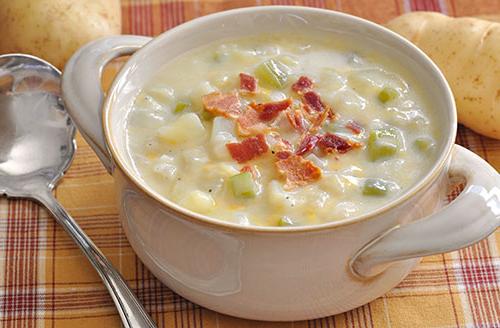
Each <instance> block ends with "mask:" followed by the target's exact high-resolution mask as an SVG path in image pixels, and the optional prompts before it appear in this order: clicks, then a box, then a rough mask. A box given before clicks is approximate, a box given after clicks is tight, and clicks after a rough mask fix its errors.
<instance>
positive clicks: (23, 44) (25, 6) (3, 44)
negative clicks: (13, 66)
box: [0, 0, 121, 69]
mask: <svg viewBox="0 0 500 328" xmlns="http://www.w3.org/2000/svg"><path fill="white" fill-rule="evenodd" d="M0 22H1V24H0V35H1V38H0V53H1V54H5V53H14V52H21V53H28V54H32V55H35V56H38V57H40V58H43V59H45V60H47V61H49V62H50V63H52V64H54V65H55V66H57V67H58V68H60V69H62V68H63V67H64V64H65V63H66V61H67V60H68V59H69V58H70V57H71V55H72V54H73V53H74V52H75V51H76V50H77V49H78V48H80V47H81V46H82V45H84V44H85V43H87V42H89V41H92V40H94V39H97V38H100V37H103V36H106V35H112V34H120V32H121V9H120V1H119V0H84V1H82V0H0Z"/></svg>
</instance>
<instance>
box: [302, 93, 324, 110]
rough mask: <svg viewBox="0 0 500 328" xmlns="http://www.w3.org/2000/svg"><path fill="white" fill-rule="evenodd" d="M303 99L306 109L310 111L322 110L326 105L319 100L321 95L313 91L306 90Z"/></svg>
mask: <svg viewBox="0 0 500 328" xmlns="http://www.w3.org/2000/svg"><path fill="white" fill-rule="evenodd" d="M302 97H303V98H304V100H305V105H306V110H307V111H308V112H309V113H311V111H313V110H314V111H316V112H323V111H324V110H325V109H326V106H325V105H324V104H323V102H322V101H321V97H320V96H319V94H317V93H316V92H314V91H307V92H306V93H304V95H303V96H302Z"/></svg>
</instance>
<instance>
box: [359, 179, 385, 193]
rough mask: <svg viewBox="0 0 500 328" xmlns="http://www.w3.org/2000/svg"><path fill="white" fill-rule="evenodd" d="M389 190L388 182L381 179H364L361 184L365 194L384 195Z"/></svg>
mask: <svg viewBox="0 0 500 328" xmlns="http://www.w3.org/2000/svg"><path fill="white" fill-rule="evenodd" d="M388 192H389V184H388V183H387V182H385V181H384V180H382V179H366V180H365V184H364V185H363V195H365V196H385V195H386V194H387V193H388Z"/></svg>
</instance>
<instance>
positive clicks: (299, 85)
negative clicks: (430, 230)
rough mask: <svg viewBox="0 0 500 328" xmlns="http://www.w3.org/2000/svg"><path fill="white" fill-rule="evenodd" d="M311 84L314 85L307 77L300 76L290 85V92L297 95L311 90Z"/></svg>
mask: <svg viewBox="0 0 500 328" xmlns="http://www.w3.org/2000/svg"><path fill="white" fill-rule="evenodd" d="M313 84H314V83H313V81H312V80H311V79H310V78H308V77H307V76H301V77H299V79H298V80H297V82H295V83H294V84H293V85H292V90H293V91H295V92H297V93H298V94H300V93H302V92H304V91H305V90H308V89H311V88H312V86H313Z"/></svg>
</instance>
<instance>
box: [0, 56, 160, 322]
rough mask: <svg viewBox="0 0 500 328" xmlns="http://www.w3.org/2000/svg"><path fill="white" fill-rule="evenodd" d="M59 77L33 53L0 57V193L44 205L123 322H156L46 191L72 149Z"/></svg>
mask: <svg viewBox="0 0 500 328" xmlns="http://www.w3.org/2000/svg"><path fill="white" fill-rule="evenodd" d="M60 77H61V72H59V71H58V70H57V69H56V68H55V67H54V66H52V65H50V64H49V63H47V62H45V61H43V60H41V59H38V58H36V57H33V56H28V55H22V54H14V55H3V56H0V195H2V194H6V195H7V196H10V197H23V198H31V199H34V200H37V201H39V202H40V203H41V204H43V205H44V206H45V207H47V209H48V210H49V211H50V212H51V213H52V215H53V216H54V218H55V219H56V221H57V222H58V223H59V224H60V225H61V226H62V227H63V228H64V230H66V232H67V233H68V234H69V235H70V237H71V238H72V239H73V240H74V241H75V243H76V244H77V245H78V246H79V247H80V249H81V250H82V252H83V253H84V254H85V255H86V256H87V258H88V259H89V261H90V263H91V264H92V265H93V267H94V268H95V269H96V271H97V273H98V274H99V276H100V277H101V279H102V280H103V282H104V285H105V286H106V288H107V289H108V291H109V293H110V295H111V298H112V299H113V301H114V303H115V305H116V308H117V310H118V313H119V314H120V317H121V319H122V323H123V326H124V327H125V328H143V327H145V328H148V327H150V328H153V327H156V325H155V323H154V322H153V321H152V320H151V318H150V317H149V316H148V314H147V313H146V311H145V310H144V308H143V307H142V305H141V304H140V302H139V301H138V300H137V298H136V297H135V295H134V293H133V292H132V290H131V289H130V287H128V285H127V283H126V282H125V280H123V278H122V276H121V275H120V273H119V272H118V271H117V270H116V269H115V268H114V267H113V265H112V264H111V262H109V261H108V259H106V257H105V256H104V255H103V254H102V252H101V251H100V250H99V249H98V248H97V246H96V245H94V243H93V242H92V241H91V240H90V238H89V237H88V236H87V235H86V234H85V232H84V231H83V230H82V229H81V228H80V227H79V226H78V224H77V223H76V222H75V220H74V219H73V218H72V217H71V215H69V213H68V212H66V210H65V209H64V208H63V207H62V206H61V204H59V202H58V201H57V200H56V199H55V198H54V195H53V194H52V190H53V189H54V187H55V186H56V184H57V182H58V181H59V179H60V178H61V177H62V176H63V175H64V172H65V171H66V170H67V169H68V168H69V166H70V164H71V161H72V160H73V156H74V154H75V150H76V143H75V139H74V137H75V132H76V129H75V126H74V125H73V122H72V121H71V118H70V117H69V115H68V113H67V112H66V110H65V107H64V103H63V101H62V98H61V92H60V85H61V80H60Z"/></svg>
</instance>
